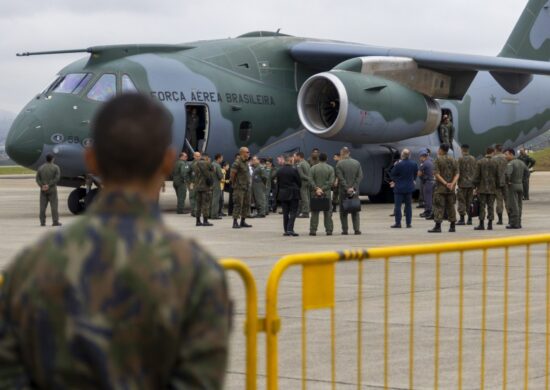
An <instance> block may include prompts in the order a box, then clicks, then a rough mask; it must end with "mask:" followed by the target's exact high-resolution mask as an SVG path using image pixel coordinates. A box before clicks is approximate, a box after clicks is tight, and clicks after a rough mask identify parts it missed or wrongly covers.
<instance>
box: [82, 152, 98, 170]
mask: <svg viewBox="0 0 550 390" xmlns="http://www.w3.org/2000/svg"><path fill="white" fill-rule="evenodd" d="M84 163H85V165H86V168H87V169H88V172H89V173H91V174H92V175H99V166H98V164H97V157H96V154H95V150H94V148H93V146H90V147H87V148H86V149H84Z"/></svg>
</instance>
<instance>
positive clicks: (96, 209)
mask: <svg viewBox="0 0 550 390" xmlns="http://www.w3.org/2000/svg"><path fill="white" fill-rule="evenodd" d="M170 129H171V115H170V114H169V113H168V112H167V111H166V110H165V109H164V108H163V107H162V106H160V105H158V104H157V103H155V102H153V101H150V100H149V99H148V98H147V97H143V96H139V95H122V96H120V97H116V98H114V99H113V100H111V101H110V102H108V103H106V104H105V105H104V106H103V107H102V108H101V109H100V111H99V112H98V115H97V116H96V117H95V119H94V121H93V124H92V136H93V139H94V146H93V147H91V148H88V149H87V150H86V152H85V160H86V162H87V165H88V167H89V169H90V170H91V171H92V172H94V173H95V174H98V175H99V176H100V177H101V178H102V181H103V184H104V187H103V189H102V191H101V193H100V194H99V195H98V198H96V201H95V202H94V204H93V205H92V206H91V207H90V208H89V209H88V211H87V213H86V214H85V215H83V216H81V217H78V218H77V219H76V220H75V221H74V223H72V224H71V225H70V226H69V227H67V228H65V229H64V230H61V231H58V232H55V233H51V234H49V235H46V236H45V237H43V238H41V239H40V240H39V241H38V243H36V244H34V245H32V246H31V247H29V248H27V249H26V250H25V251H23V252H22V253H21V254H19V255H18V256H17V257H16V259H15V260H14V261H13V262H11V264H9V265H8V267H7V268H6V269H5V274H4V275H5V281H4V283H3V285H2V287H1V288H0V388H2V389H23V388H24V389H31V388H33V389H122V388H125V389H130V388H131V389H138V388H139V389H176V388H179V389H191V388H193V389H198V388H201V389H221V388H222V387H223V382H224V375H225V370H226V362H227V354H228V342H229V340H228V339H229V330H230V316H231V314H230V301H229V297H228V291H227V283H226V279H225V276H224V272H223V270H222V268H221V267H220V266H219V265H218V264H217V263H216V261H215V260H214V258H213V257H212V256H211V255H210V254H209V253H208V252H206V251H205V250H204V249H203V248H202V247H201V246H199V245H198V244H197V243H196V242H194V241H192V240H189V239H184V238H182V237H180V236H179V235H178V234H177V233H175V232H173V231H171V230H170V229H169V228H168V227H167V226H166V225H165V224H164V222H163V220H162V216H161V213H160V210H159V207H158V204H157V202H156V198H157V196H158V193H159V188H160V186H161V184H162V182H163V180H164V177H165V176H168V175H170V173H171V171H172V168H173V164H174V160H175V152H174V150H173V149H171V148H170V143H171V132H170ZM128 130H131V133H129V132H128ZM129 139H131V140H132V142H128V140H129ZM139 155H147V158H146V159H136V158H135V156H139ZM121 156H127V157H124V158H120V157H121Z"/></svg>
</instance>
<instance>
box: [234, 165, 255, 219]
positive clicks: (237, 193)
mask: <svg viewBox="0 0 550 390" xmlns="http://www.w3.org/2000/svg"><path fill="white" fill-rule="evenodd" d="M231 185H232V187H233V218H234V219H238V218H247V217H248V214H249V212H250V171H249V170H248V163H247V162H246V161H243V159H242V158H241V157H240V156H238V157H237V158H236V159H235V162H234V163H233V165H232V166H231Z"/></svg>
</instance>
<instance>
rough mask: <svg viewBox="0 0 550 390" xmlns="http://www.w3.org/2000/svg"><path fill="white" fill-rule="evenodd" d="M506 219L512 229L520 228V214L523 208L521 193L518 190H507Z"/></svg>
mask: <svg viewBox="0 0 550 390" xmlns="http://www.w3.org/2000/svg"><path fill="white" fill-rule="evenodd" d="M506 194H507V195H508V201H507V204H508V218H509V219H510V225H511V226H513V227H520V226H521V212H522V208H523V191H522V190H520V189H514V188H508V190H507V191H506Z"/></svg>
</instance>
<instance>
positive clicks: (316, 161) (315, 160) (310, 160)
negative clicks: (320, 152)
mask: <svg viewBox="0 0 550 390" xmlns="http://www.w3.org/2000/svg"><path fill="white" fill-rule="evenodd" d="M307 163H308V164H309V167H310V168H313V166H314V165H317V164H319V158H313V157H310V158H308V159H307Z"/></svg>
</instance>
